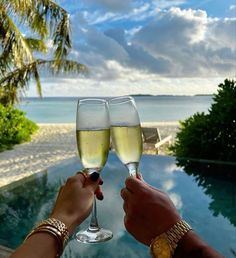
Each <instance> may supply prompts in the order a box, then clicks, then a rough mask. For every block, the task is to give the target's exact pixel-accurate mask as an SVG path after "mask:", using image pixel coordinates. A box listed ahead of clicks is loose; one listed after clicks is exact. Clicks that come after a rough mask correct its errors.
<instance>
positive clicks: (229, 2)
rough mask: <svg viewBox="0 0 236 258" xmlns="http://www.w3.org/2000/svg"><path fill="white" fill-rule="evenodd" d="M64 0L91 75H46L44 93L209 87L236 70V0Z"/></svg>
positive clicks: (75, 54) (79, 56)
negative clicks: (72, 76) (60, 76)
mask: <svg viewBox="0 0 236 258" xmlns="http://www.w3.org/2000/svg"><path fill="white" fill-rule="evenodd" d="M58 2H59V3H60V4H61V5H62V6H63V7H64V8H65V9H66V10H67V11H68V12H69V13H70V17H71V26H72V40H73V49H72V50H71V53H70V58H73V59H74V60H77V61H79V62H81V63H83V64H86V65H87V66H88V68H89V69H90V74H89V76H88V77H86V78H82V77H76V78H68V77H67V78H63V77H62V78H58V79H56V78H44V79H43V80H42V82H43V93H44V96H101V95H106V96H111V95H124V94H155V95H160V94H176V95H183V94H184V95H186V94H191V95H192V94H209V93H213V92H215V91H216V88H217V84H219V83H220V82H222V81H223V80H224V78H226V77H227V78H235V77H236V72H235V71H236V1H235V0H203V1H199V0H190V1H186V0H169V1H166V0H80V1H79V0H60V1H58ZM28 95H31V96H32V95H35V92H34V87H31V89H30V91H29V94H28Z"/></svg>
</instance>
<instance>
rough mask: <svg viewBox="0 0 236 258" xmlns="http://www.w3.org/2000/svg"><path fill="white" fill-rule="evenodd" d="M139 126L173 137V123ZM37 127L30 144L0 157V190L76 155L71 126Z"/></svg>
mask: <svg viewBox="0 0 236 258" xmlns="http://www.w3.org/2000/svg"><path fill="white" fill-rule="evenodd" d="M142 126H144V127H158V128H159V130H160V132H161V135H162V136H163V137H165V136H166V135H169V134H172V135H173V136H175V133H176V131H177V128H178V124H177V123H176V122H170V123H169V122H163V123H161V122H158V123H143V124H142ZM39 127H40V128H39V130H38V132H37V133H36V134H35V135H33V137H32V140H31V141H30V142H28V143H24V144H20V145H16V146H15V147H14V149H13V150H9V151H4V152H2V153H0V187H1V186H4V185H7V184H9V183H11V182H13V181H17V180H19V179H21V178H23V177H26V176H29V175H31V174H34V173H37V172H39V171H42V170H45V169H47V168H48V167H50V166H53V165H55V164H57V163H60V162H61V161H62V160H66V159H69V158H71V157H74V156H75V155H77V147H76V138H75V125H74V124H39Z"/></svg>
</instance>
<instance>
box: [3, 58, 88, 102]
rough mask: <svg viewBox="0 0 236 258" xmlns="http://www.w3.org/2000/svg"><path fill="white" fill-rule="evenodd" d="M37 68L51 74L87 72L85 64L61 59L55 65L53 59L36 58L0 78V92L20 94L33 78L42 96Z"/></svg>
mask: <svg viewBox="0 0 236 258" xmlns="http://www.w3.org/2000/svg"><path fill="white" fill-rule="evenodd" d="M58 67H60V69H58ZM39 68H42V69H47V70H48V71H51V72H52V73H53V74H55V73H59V72H60V73H63V74H71V73H74V74H79V73H83V74H84V73H88V69H87V67H86V66H84V65H83V64H80V63H77V62H75V61H71V60H61V62H60V64H59V66H56V67H55V60H43V59H37V60H35V61H33V62H32V63H29V64H26V65H24V66H22V67H20V68H17V69H15V70H14V71H12V72H10V73H8V74H7V75H6V76H5V77H3V78H2V79H0V92H5V93H7V94H10V95H12V96H14V97H15V94H12V93H13V92H18V93H20V94H21V95H22V94H24V92H25V89H27V88H28V86H29V81H30V79H34V80H35V81H36V86H37V91H38V94H39V96H42V89H41V82H40V77H39ZM11 92H12V93H11ZM15 100H17V99H15ZM13 103H14V102H13Z"/></svg>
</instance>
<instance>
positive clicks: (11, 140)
mask: <svg viewBox="0 0 236 258" xmlns="http://www.w3.org/2000/svg"><path fill="white" fill-rule="evenodd" d="M37 129H38V126H37V125H36V124H35V123H34V122H32V121H30V120H29V119H27V118H26V117H25V113H24V112H22V111H20V110H18V109H16V108H14V107H13V106H7V107H4V106H3V105H1V104H0V151H3V150H6V149H10V148H11V147H12V146H13V145H14V144H17V143H22V142H25V141H29V140H30V138H31V134H32V133H33V132H35V131H36V130H37Z"/></svg>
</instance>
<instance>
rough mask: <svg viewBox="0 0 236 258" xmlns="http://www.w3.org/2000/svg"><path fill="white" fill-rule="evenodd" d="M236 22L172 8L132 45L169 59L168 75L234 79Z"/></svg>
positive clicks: (140, 34)
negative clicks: (171, 65)
mask: <svg viewBox="0 0 236 258" xmlns="http://www.w3.org/2000/svg"><path fill="white" fill-rule="evenodd" d="M234 29H235V19H234V18H231V19H210V18H208V17H207V14H206V12H205V11H201V10H191V9H189V10H181V9H179V8H171V9H170V10H168V11H165V12H162V13H161V15H159V17H157V19H155V20H153V21H151V22H150V23H149V24H147V25H146V26H144V27H143V28H142V29H141V30H140V31H139V32H138V33H136V35H135V36H134V39H133V43H134V44H136V45H139V46H140V47H142V48H143V49H144V50H145V51H146V52H148V53H149V54H150V55H152V56H153V57H155V58H158V57H163V58H165V59H167V60H169V61H170V62H171V63H172V64H173V67H172V69H171V72H170V73H169V76H178V77H181V76H190V77H202V76H203V77H207V76H210V77H215V76H235V65H236V61H235V58H236V55H235V38H234V37H235V34H234Z"/></svg>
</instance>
